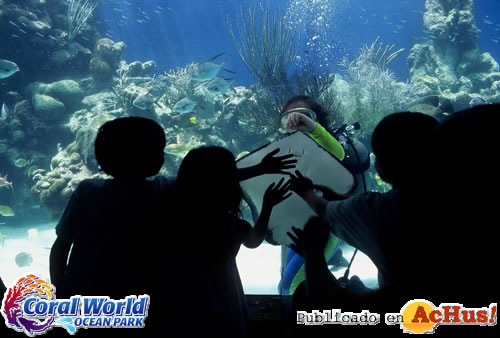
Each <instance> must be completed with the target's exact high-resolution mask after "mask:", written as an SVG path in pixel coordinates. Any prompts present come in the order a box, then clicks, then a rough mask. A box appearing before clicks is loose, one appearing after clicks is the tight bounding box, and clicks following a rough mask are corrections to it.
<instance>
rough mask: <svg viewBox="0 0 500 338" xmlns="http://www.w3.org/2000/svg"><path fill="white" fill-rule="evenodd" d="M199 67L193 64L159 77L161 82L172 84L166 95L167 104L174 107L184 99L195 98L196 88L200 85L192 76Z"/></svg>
mask: <svg viewBox="0 0 500 338" xmlns="http://www.w3.org/2000/svg"><path fill="white" fill-rule="evenodd" d="M197 65H198V64H197V63H196V62H191V63H189V64H187V65H186V67H183V68H182V67H177V68H176V69H171V70H169V71H168V72H165V73H164V74H163V75H160V76H159V77H158V80H159V81H162V82H164V83H169V84H170V86H169V87H168V88H167V93H166V94H167V95H165V100H166V102H165V103H167V104H168V105H169V106H171V107H173V106H174V105H175V104H176V103H177V102H179V101H180V100H182V99H183V98H185V97H191V98H193V97H194V96H195V91H196V87H198V85H199V83H196V82H195V81H193V80H192V79H191V75H190V74H192V73H193V71H194V69H196V67H197Z"/></svg>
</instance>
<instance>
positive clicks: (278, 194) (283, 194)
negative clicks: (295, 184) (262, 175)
mask: <svg viewBox="0 0 500 338" xmlns="http://www.w3.org/2000/svg"><path fill="white" fill-rule="evenodd" d="M284 181H285V178H284V177H283V178H281V180H279V182H278V183H277V184H276V183H271V185H269V187H267V189H266V192H265V193H264V200H263V202H262V209H266V208H267V209H268V210H270V209H272V207H274V206H275V205H277V204H280V203H281V202H283V201H284V200H286V199H287V198H288V197H290V196H291V195H292V193H291V192H290V191H289V190H290V182H289V181H287V182H285V183H284V184H283V182H284Z"/></svg>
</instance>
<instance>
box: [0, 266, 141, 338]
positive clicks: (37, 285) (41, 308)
mask: <svg viewBox="0 0 500 338" xmlns="http://www.w3.org/2000/svg"><path fill="white" fill-rule="evenodd" d="M148 308H149V296H148V295H142V296H138V297H137V296H133V295H132V296H128V297H126V298H125V299H120V300H113V299H110V298H109V297H106V296H95V297H94V296H73V297H71V298H70V299H60V300H56V295H55V288H54V287H53V286H52V285H51V284H49V283H47V282H46V281H45V280H43V279H41V278H40V277H38V276H36V275H35V274H28V275H26V276H23V277H21V278H19V279H18V281H17V282H16V283H15V284H14V286H12V287H10V288H8V289H7V291H5V296H4V300H3V302H2V307H1V312H2V315H3V317H4V318H5V324H6V325H7V327H9V328H12V329H13V330H15V331H17V332H24V333H25V334H26V335H28V336H30V337H33V336H35V335H40V334H43V333H45V332H47V331H48V330H50V329H51V328H52V327H54V326H59V327H63V328H64V329H66V330H67V331H68V333H70V334H75V333H76V332H77V330H78V329H79V328H82V327H83V328H93V327H95V328H103V327H104V328H105V327H129V328H130V327H134V328H142V327H144V325H145V324H144V321H145V319H146V317H147V311H148Z"/></svg>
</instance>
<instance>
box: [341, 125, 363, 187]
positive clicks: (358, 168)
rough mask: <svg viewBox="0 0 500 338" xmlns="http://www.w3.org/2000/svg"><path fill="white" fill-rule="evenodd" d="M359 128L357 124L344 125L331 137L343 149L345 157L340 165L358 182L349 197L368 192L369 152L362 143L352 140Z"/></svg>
mask: <svg viewBox="0 0 500 338" xmlns="http://www.w3.org/2000/svg"><path fill="white" fill-rule="evenodd" d="M360 128H361V126H360V124H359V123H358V122H356V123H353V124H352V125H347V124H344V125H342V126H341V127H340V128H338V129H335V130H334V131H333V136H334V137H335V138H336V139H337V140H338V141H339V142H340V144H342V146H343V147H344V152H345V157H344V159H343V160H342V164H343V165H344V166H345V167H346V168H347V170H349V171H350V172H351V174H353V175H354V177H355V178H356V182H358V184H357V186H356V189H354V191H353V192H352V193H351V194H350V195H357V194H358V193H361V192H365V191H368V186H367V179H366V177H365V174H366V172H367V171H368V169H369V168H370V152H369V151H368V150H367V149H366V147H365V146H364V144H363V143H361V142H359V141H358V140H356V139H355V138H354V132H355V131H356V130H359V129H360Z"/></svg>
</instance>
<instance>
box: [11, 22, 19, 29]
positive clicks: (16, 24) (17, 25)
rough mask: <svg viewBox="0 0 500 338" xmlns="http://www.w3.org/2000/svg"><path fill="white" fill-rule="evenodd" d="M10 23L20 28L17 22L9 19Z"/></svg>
mask: <svg viewBox="0 0 500 338" xmlns="http://www.w3.org/2000/svg"><path fill="white" fill-rule="evenodd" d="M9 24H11V25H12V26H14V27H16V28H19V26H18V24H17V23H15V22H14V21H12V20H11V21H9Z"/></svg>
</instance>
